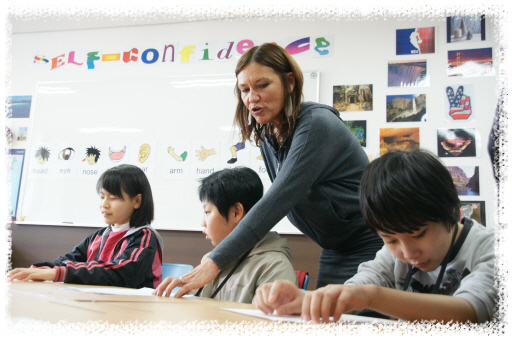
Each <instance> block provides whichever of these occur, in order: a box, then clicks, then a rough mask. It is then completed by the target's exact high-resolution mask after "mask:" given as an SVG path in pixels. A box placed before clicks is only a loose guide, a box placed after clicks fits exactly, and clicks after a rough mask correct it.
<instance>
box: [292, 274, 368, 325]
mask: <svg viewBox="0 0 512 341" xmlns="http://www.w3.org/2000/svg"><path fill="white" fill-rule="evenodd" d="M371 287H372V286H371V285H341V284H329V285H328V286H326V287H323V288H320V289H317V290H315V291H311V292H308V293H307V294H306V296H305V297H304V302H303V303H302V318H303V319H304V320H305V321H311V320H312V321H314V322H320V318H322V322H324V323H327V322H329V317H330V316H332V317H333V322H337V321H338V320H339V319H340V318H341V314H343V313H346V312H349V311H352V310H364V309H366V308H368V307H369V306H370V304H371V296H372V292H373V291H372V290H371Z"/></svg>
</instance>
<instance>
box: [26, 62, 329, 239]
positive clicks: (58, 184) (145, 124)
mask: <svg viewBox="0 0 512 341" xmlns="http://www.w3.org/2000/svg"><path fill="white" fill-rule="evenodd" d="M304 79H305V82H304V83H305V84H304V98H305V100H306V101H316V102H318V96H319V89H318V87H319V72H317V71H312V72H304ZM235 83H236V78H235V77H234V75H232V74H230V75H223V74H219V75H203V76H187V77H185V76H180V77H168V78H132V79H116V80H101V81H100V80H90V81H65V82H42V83H39V84H38V87H37V93H36V99H35V106H34V108H35V109H34V120H33V127H32V131H33V136H32V139H31V145H30V150H29V153H28V154H27V161H28V168H27V177H26V180H25V186H24V193H23V198H22V206H21V215H23V216H24V217H25V222H30V223H36V224H52V225H59V224H73V225H81V226H83V225H85V226H104V225H105V224H104V222H103V218H102V216H101V214H100V212H99V207H98V204H99V200H98V195H97V193H96V182H97V179H98V178H99V177H100V175H101V174H102V173H103V171H104V170H106V169H108V168H111V167H114V166H117V165H119V164H125V163H126V164H133V165H136V166H138V167H140V168H141V169H142V170H143V171H144V172H145V174H146V175H147V177H148V179H149V182H150V184H151V187H152V191H153V198H154V201H155V220H154V222H153V224H152V225H153V227H155V228H157V229H170V230H202V227H201V226H200V219H201V215H202V204H201V203H200V202H199V199H198V195H197V185H198V180H199V179H200V178H202V177H205V176H207V175H209V174H211V173H212V172H215V171H217V170H220V169H223V168H227V167H236V166H247V167H251V168H252V169H254V170H255V171H256V172H257V173H258V174H259V175H260V177H261V178H262V180H263V184H264V186H265V190H267V189H268V188H269V186H270V185H271V182H270V181H269V179H268V176H267V174H266V170H265V166H264V163H263V161H262V160H261V158H260V157H259V156H260V152H259V148H257V147H255V146H253V145H249V144H248V143H246V145H245V148H243V149H240V150H238V151H237V152H236V154H237V155H236V156H237V157H236V162H235V163H233V162H232V159H233V155H232V152H231V147H232V146H234V145H236V144H237V143H238V142H239V140H238V132H237V131H234V130H233V117H234V111H235V108H236V97H235V94H234V87H235ZM197 151H201V152H203V155H202V157H201V156H200V153H198V152H197ZM230 160H231V162H230V163H228V161H230ZM274 230H276V231H279V232H288V233H298V231H297V230H296V229H295V227H293V226H292V225H291V223H290V222H289V221H288V220H287V219H286V218H285V219H283V220H282V221H281V222H280V223H279V224H278V225H276V227H275V228H274Z"/></svg>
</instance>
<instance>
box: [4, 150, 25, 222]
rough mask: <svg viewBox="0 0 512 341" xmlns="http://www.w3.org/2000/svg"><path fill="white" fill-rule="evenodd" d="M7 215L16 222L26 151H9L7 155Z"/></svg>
mask: <svg viewBox="0 0 512 341" xmlns="http://www.w3.org/2000/svg"><path fill="white" fill-rule="evenodd" d="M6 161H7V186H6V191H7V200H8V203H7V211H8V212H7V213H8V214H9V217H10V218H11V219H12V220H16V213H17V210H18V201H19V196H20V186H21V175H22V173H23V162H24V161H25V149H9V150H8V155H7V160H6Z"/></svg>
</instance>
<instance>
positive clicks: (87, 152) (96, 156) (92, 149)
mask: <svg viewBox="0 0 512 341" xmlns="http://www.w3.org/2000/svg"><path fill="white" fill-rule="evenodd" d="M100 154H101V151H100V150H99V149H98V148H96V147H89V148H87V149H86V150H85V155H87V156H91V155H94V162H98V159H99V158H100Z"/></svg>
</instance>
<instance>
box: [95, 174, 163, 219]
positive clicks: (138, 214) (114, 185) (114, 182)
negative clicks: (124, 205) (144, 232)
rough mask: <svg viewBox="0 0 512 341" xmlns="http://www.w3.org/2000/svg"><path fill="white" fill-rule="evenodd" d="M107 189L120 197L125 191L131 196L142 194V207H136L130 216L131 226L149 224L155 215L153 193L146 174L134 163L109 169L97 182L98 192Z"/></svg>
mask: <svg viewBox="0 0 512 341" xmlns="http://www.w3.org/2000/svg"><path fill="white" fill-rule="evenodd" d="M102 189H104V190H105V191H107V192H109V193H110V194H113V195H115V196H117V197H119V198H121V200H122V198H123V194H122V191H124V192H125V193H126V194H128V196H129V197H130V198H133V197H134V196H136V195H137V194H141V197H142V198H141V203H140V207H139V208H138V209H136V210H135V211H134V212H133V214H132V217H131V218H130V227H140V226H144V225H149V224H151V222H152V221H153V218H154V215H155V206H154V204H153V194H152V192H151V186H150V185H149V181H148V178H147V177H146V174H144V172H143V171H142V170H141V169H140V168H139V167H136V166H133V165H119V166H116V167H113V168H110V169H107V170H106V171H105V172H104V173H103V174H102V175H101V177H100V178H99V179H98V183H97V184H96V192H98V194H100V191H101V190H102Z"/></svg>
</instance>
